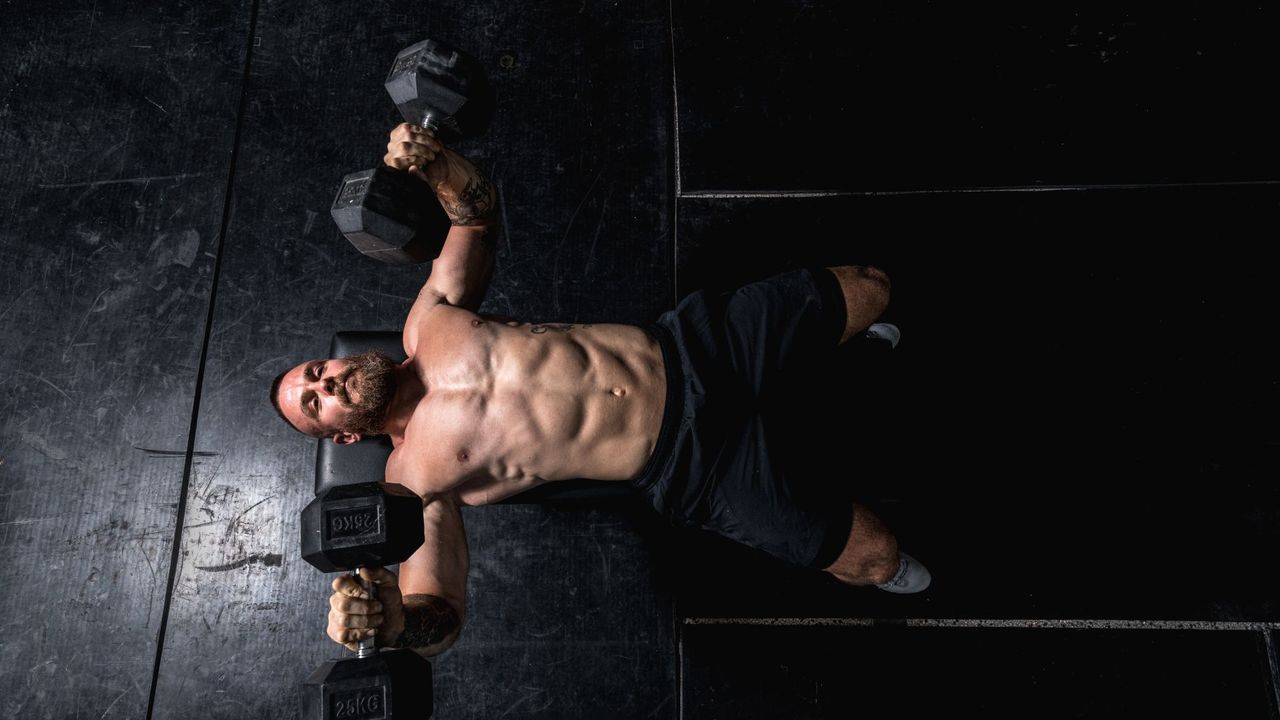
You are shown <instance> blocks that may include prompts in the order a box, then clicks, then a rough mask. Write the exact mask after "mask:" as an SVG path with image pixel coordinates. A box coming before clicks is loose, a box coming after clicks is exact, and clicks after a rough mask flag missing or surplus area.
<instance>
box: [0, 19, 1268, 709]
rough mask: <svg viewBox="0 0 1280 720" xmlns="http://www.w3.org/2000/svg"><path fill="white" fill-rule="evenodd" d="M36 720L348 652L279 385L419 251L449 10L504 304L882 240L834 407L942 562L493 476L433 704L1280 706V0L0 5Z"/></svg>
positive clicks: (679, 283) (382, 314)
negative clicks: (887, 589)
mask: <svg viewBox="0 0 1280 720" xmlns="http://www.w3.org/2000/svg"><path fill="white" fill-rule="evenodd" d="M3 9H4V17H5V22H4V23H3V24H0V160H2V161H3V163H4V172H3V173H2V174H0V220H2V222H0V262H3V264H4V267H5V271H4V272H0V333H2V335H0V337H2V338H3V340H4V342H3V343H2V344H0V549H2V550H3V551H4V552H5V553H6V554H7V555H8V556H9V557H10V562H9V568H10V569H9V571H8V573H6V575H5V580H6V582H5V583H3V589H0V607H3V608H5V609H6V610H5V612H3V613H0V649H2V650H3V657H4V658H5V659H6V662H5V663H3V665H0V693H2V695H3V697H4V700H3V702H0V717H6V718H10V717H11V718H59V719H61V718H81V717H83V718H92V719H98V720H107V719H110V718H183V719H185V718H268V717H269V718H290V717H298V714H299V707H298V690H299V685H300V683H301V681H302V680H303V679H304V678H305V677H306V676H307V675H308V674H309V673H310V672H311V670H312V669H313V668H314V667H316V666H317V665H319V664H320V663H321V662H322V661H323V660H324V659H326V658H328V657H331V656H335V657H336V656H339V655H341V654H343V653H345V652H346V651H344V650H342V649H341V648H338V647H337V646H336V645H334V644H333V643H332V642H330V641H328V640H327V639H326V638H325V637H324V635H323V627H324V622H325V612H326V609H327V606H326V596H327V583H328V579H327V578H325V577H323V576H322V575H321V574H320V573H319V572H317V571H316V570H314V569H313V568H312V567H310V566H309V565H307V564H306V563H304V562H302V561H301V560H300V558H299V557H298V525H297V519H296V518H297V516H298V511H299V510H300V509H301V508H302V506H303V505H305V503H306V502H307V501H308V500H309V499H310V495H311V492H312V482H313V464H314V457H315V456H314V452H315V447H314V444H313V442H312V441H309V440H306V439H305V438H302V437H301V436H299V435H297V434H296V433H294V432H293V431H291V430H289V429H288V428H286V427H284V426H283V425H282V424H281V423H279V421H278V420H277V419H276V418H275V414H274V411H273V410H272V409H271V407H270V405H269V403H268V402H267V388H268V385H269V383H270V381H271V379H272V378H273V377H274V376H275V375H276V373H278V372H279V371H280V370H281V369H283V368H284V367H287V366H288V365H291V364H293V363H295V362H298V361H300V360H303V359H306V358H309V357H313V356H318V355H320V354H323V353H324V351H325V350H326V349H327V347H328V343H329V338H330V337H331V335H332V334H333V333H334V332H335V331H338V330H354V329H387V330H394V329H398V328H399V327H400V324H401V322H402V321H403V318H404V315H405V313H406V312H407V310H408V308H409V307H410V305H411V303H412V300H413V298H414V297H415V296H416V294H417V292H418V289H419V287H420V286H421V284H422V282H423V280H424V279H425V277H426V268H423V267H418V268H387V267H383V266H379V265H377V264H375V263H373V262H371V261H369V260H368V259H367V258H364V257H363V256H361V255H359V254H358V253H357V252H356V251H355V250H353V249H352V248H351V247H350V245H348V244H347V243H346V242H345V241H344V240H343V239H342V238H341V237H340V236H339V235H338V234H337V232H336V230H335V228H334V227H333V225H332V222H331V221H330V219H329V217H328V207H329V204H330V201H331V200H332V198H333V194H334V192H335V190H336V189H337V183H338V181H339V179H340V178H341V177H342V175H344V174H345V173H348V172H351V171H353V170H356V169H361V168H365V167H372V166H373V165H375V164H376V163H378V162H379V161H380V159H381V156H382V153H383V152H384V145H385V142H386V133H387V131H388V130H389V129H390V128H391V127H392V126H393V125H395V124H396V123H397V122H399V116H398V114H397V112H396V109H395V107H394V106H393V105H392V103H391V101H390V99H389V98H388V97H387V96H386V93H385V91H384V90H383V88H382V80H383V78H384V76H385V74H386V72H387V69H388V67H389V64H390V62H391V60H392V59H393V58H394V56H395V54H396V53H397V52H398V51H399V50H400V49H401V48H403V47H405V46H407V45H409V44H411V43H413V42H416V41H418V40H420V39H423V38H425V37H437V38H440V39H444V40H447V41H449V42H452V43H454V44H456V45H459V46H461V47H463V48H465V49H467V50H469V51H470V52H471V53H472V54H474V55H476V56H477V57H478V58H479V59H480V60H481V61H482V62H483V64H484V66H485V68H486V71H487V72H488V73H489V76H490V78H491V81H492V83H493V85H494V87H495V89H496V92H497V97H498V112H497V115H496V117H495V119H494V122H493V123H492V125H491V127H490V129H489V131H488V132H487V133H486V134H485V135H483V136H482V137H478V138H474V139H470V140H467V141H465V142H462V143H460V144H459V145H457V149H458V150H459V151H461V152H463V153H464V154H466V155H467V156H468V157H469V158H471V159H472V160H473V161H474V162H475V163H476V164H477V165H478V166H479V167H481V168H482V169H483V170H484V171H485V172H486V173H488V174H489V176H490V177H491V178H492V179H493V180H494V182H495V184H496V186H497V188H498V191H499V194H500V197H501V200H502V203H503V216H502V223H501V225H502V234H501V237H500V241H499V246H498V251H499V252H498V264H497V270H496V273H495V276H494V279H493V283H492V286H491V288H490V290H489V293H488V295H487V298H486V301H485V305H484V309H485V310H487V311H490V312H496V313H502V314H507V315H512V316H516V317H520V318H525V319H531V320H560V321H566V322H569V321H572V322H600V321H612V322H624V323H635V324H645V323H648V322H649V321H650V320H652V319H653V318H655V317H656V316H657V315H658V314H659V313H661V312H662V311H664V310H666V309H669V308H671V307H673V306H674V304H675V302H676V301H677V299H678V298H680V297H682V296H683V295H685V294H687V293H689V292H691V291H693V290H696V289H699V288H713V289H729V288H732V287H734V286H736V285H739V284H741V283H745V282H748V281H752V280H756V279H760V278H763V277H767V276H769V275H771V274H774V273H777V272H782V271H785V270H788V269H792V268H795V267H801V266H806V265H814V264H817V265H838V264H849V263H873V264H877V265H879V266H881V267H883V268H885V269H886V271H888V272H889V274H890V276H891V278H892V281H893V301H892V305H891V307H890V309H889V312H888V315H887V317H886V319H887V320H889V321H892V322H894V323H897V324H898V325H899V326H900V327H901V328H902V332H903V339H902V342H901V344H900V345H899V347H898V348H897V350H895V351H894V352H893V353H892V355H890V356H888V357H885V356H877V357H874V358H868V357H855V356H854V355H852V354H851V353H843V354H840V355H839V356H838V357H836V358H835V359H834V360H833V363H832V366H831V368H830V372H829V373H828V374H827V375H825V376H824V377H817V378H814V379H813V385H812V386H811V387H808V388H806V390H805V392H806V393H807V395H804V396H801V397H798V398H797V400H798V401H799V402H800V404H801V405H803V406H805V407H807V409H808V410H807V413H808V415H809V416H810V419H811V420H815V421H820V422H814V423H812V424H814V425H816V426H818V427H819V429H818V430H816V431H815V432H814V437H813V447H814V452H815V454H816V455H818V456H819V457H820V458H821V459H822V461H823V463H825V464H824V465H823V467H825V468H826V469H827V470H826V472H827V473H828V474H829V475H830V478H831V482H833V483H841V484H844V485H845V486H846V487H848V488H849V489H850V492H851V493H852V494H853V495H855V496H856V497H858V498H859V499H860V500H861V501H862V502H864V503H866V504H867V505H869V506H871V507H872V508H873V509H874V510H875V511H876V512H877V513H878V514H880V515H881V516H882V517H883V518H884V519H885V520H886V521H887V522H888V523H889V525H890V526H891V528H892V529H893V530H894V531H895V532H896V534H897V535H898V537H899V540H900V542H901V544H902V547H903V548H904V549H905V550H907V551H908V552H910V553H912V554H913V555H915V556H916V557H917V558H919V559H920V560H922V561H923V562H924V563H926V564H927V565H928V566H929V568H930V569H931V571H932V573H933V576H934V586H933V587H932V588H931V589H930V590H929V591H928V592H926V593H924V594H922V595H918V596H909V597H900V596H891V595H888V594H886V593H882V592H880V591H877V590H874V589H863V588H848V587H844V586H841V585H840V584H838V583H836V582H835V581H833V580H831V579H829V578H827V577H826V576H824V575H822V574H820V573H816V572H812V571H806V570H800V569H795V568H789V567H784V566H782V565H780V564H778V563H776V562H775V561H773V560H772V559H770V558H768V557H767V556H764V555H763V554H760V553H758V552H756V551H753V550H749V549H746V548H743V547H740V546H737V545H733V544H731V543H729V542H727V541H723V540H721V539H719V538H717V537H714V536H710V535H705V534H701V533H696V532H692V531H687V530H676V529H673V528H670V527H668V526H667V525H665V523H664V521H663V520H662V519H661V518H659V517H657V516H656V515H655V514H654V513H653V512H652V511H651V510H649V509H647V508H646V507H644V506H643V504H641V503H631V502H608V503H599V504H596V505H592V506H574V507H568V506H539V505H501V506H493V507H484V508H472V509H467V510H466V511H465V513H464V520H465V523H466V525H467V530H468V538H469V545H470V550H471V559H472V570H471V576H470V582H469V586H468V598H467V601H468V622H467V627H466V629H465V630H464V632H463V635H462V637H461V639H460V640H459V641H458V643H457V645H456V646H455V647H454V648H453V649H451V650H449V651H448V652H447V653H446V654H444V655H442V656H440V657H439V658H437V659H436V660H435V662H434V665H435V680H434V691H435V695H436V714H435V717H438V718H486V719H489V718H513V719H514V718H526V717H527V718H533V717H537V718H566V719H568V718H599V717H624V718H632V717H634V718H670V719H672V720H677V719H684V718H689V719H692V718H699V719H700V718H810V717H813V718H844V717H851V716H856V715H861V714H874V715H877V716H878V715H890V714H892V715H894V716H896V717H926V716H928V717H937V716H938V715H939V714H941V713H943V712H946V713H948V714H956V713H960V714H965V715H968V714H974V715H978V714H981V715H982V716H983V717H993V716H999V717H1005V716H1007V717H1015V716H1016V717H1020V718H1025V717H1073V718H1084V717H1087V718H1100V717H1121V716H1123V717H1126V718H1131V717H1135V716H1156V715H1160V716H1169V715H1176V714H1179V713H1185V714H1194V715H1214V716H1220V717H1232V718H1276V717H1280V706H1278V700H1277V698H1278V697H1280V695H1278V692H1280V671H1278V668H1280V664H1278V663H1277V651H1276V643H1277V630H1280V602H1278V601H1280V582H1278V580H1277V574H1276V572H1275V569H1274V566H1275V563H1274V558H1275V550H1276V548H1277V547H1280V537H1278V536H1280V490H1278V489H1277V482H1276V481H1277V478H1278V477H1280V420H1277V418H1280V412H1277V410H1278V409H1280V408H1278V405H1280V402H1278V401H1280V333H1278V331H1277V328H1280V317H1278V315H1280V283H1276V282H1275V281H1274V279H1273V277H1272V275H1273V265H1272V264H1271V263H1270V262H1269V261H1270V258H1271V256H1272V254H1273V252H1272V249H1271V246H1272V245H1274V244H1275V241H1274V236H1275V234H1276V233H1275V227H1276V222H1275V218H1276V217H1277V216H1278V213H1280V174H1278V172H1277V168H1280V145H1278V144H1277V139H1276V138H1277V136H1276V133H1275V131H1274V129H1275V128H1276V127H1277V126H1280V113H1277V111H1276V110H1274V103H1272V102H1271V101H1270V95H1269V93H1270V88H1271V87H1272V86H1273V85H1274V78H1273V76H1274V68H1275V67H1276V66H1277V61H1278V60H1280V57H1277V56H1278V55H1280V49H1278V48H1280V46H1277V45H1276V43H1274V42H1273V41H1272V39H1273V38H1274V37H1275V36H1276V34H1277V32H1278V31H1280V13H1277V12H1276V11H1275V10H1274V9H1273V8H1269V7H1260V6H1257V5H1256V4H1255V5H1251V6H1248V7H1227V6H1223V5H1221V4H1217V5H1213V4H1203V3H1202V4H1198V5H1195V6H1187V5H1178V6H1177V7H1174V6H1168V7H1163V6H1162V7H1160V8H1155V9H1153V8H1151V7H1147V6H1139V5H1127V4H1122V5H1115V4H1111V5H1106V6H1105V7H1104V6H1098V7H1087V8H1085V7H1081V8H1075V7H1074V6H1073V7H1071V8H1068V7H1056V6H1055V7H1053V8H1041V7H1039V6H1036V5H1029V4H1026V3H1021V4H1014V3H998V4H995V5H986V6H983V7H982V8H974V7H970V6H956V7H954V8H952V7H941V6H939V5H938V4H937V3H925V2H907V3H897V4H894V5H892V6H887V5H886V6H882V5H867V4H858V3H837V2H827V3H813V2H801V1H800V0H780V1H777V2H769V3H765V2H736V3H711V2H675V3H662V2H655V1H652V0H641V1H640V2H630V3H604V4H593V3H588V2H583V1H582V0H576V1H575V2H555V3H549V4H547V3H541V4H539V3H509V2H508V3H503V2H488V1H483V0H482V1H480V2H457V1H454V0H450V1H448V2H409V1H408V0H390V1H389V2H380V3H335V2H314V1H306V2H304V1H302V0H284V1H283V2H272V3H265V2H260V0H244V1H243V2H236V3H225V2H224V3H216V2H215V3H143V2H138V1H137V0H122V1H121V2H108V0H94V1H92V2H76V3H70V4H67V3H61V4H54V3H37V2H31V1H29V0H27V1H23V0H19V1H17V2H12V3H9V4H7V5H5V6H4V8H3Z"/></svg>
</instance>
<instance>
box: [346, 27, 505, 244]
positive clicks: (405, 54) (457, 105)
mask: <svg viewBox="0 0 1280 720" xmlns="http://www.w3.org/2000/svg"><path fill="white" fill-rule="evenodd" d="M385 85H386V88H387V92H388V93H389V94H390V95H391V99H392V100H393V101H394V102H395V104H396V107H397V108H399V110H400V114H401V115H402V116H403V117H404V119H405V122H409V123H413V124H415V125H420V126H422V127H423V128H426V129H427V130H430V131H431V132H432V133H434V134H435V136H436V137H438V138H439V139H440V140H441V141H443V142H445V143H446V144H450V143H452V142H454V141H455V140H460V139H462V138H470V137H475V136H476V135H479V134H480V133H482V132H484V129H485V128H486V127H488V125H489V121H490V119H492V117H493V108H494V98H493V91H492V89H491V88H490V87H489V81H488V78H487V77H486V76H485V73H484V68H483V67H482V66H481V65H480V63H479V62H478V61H476V60H475V59H474V58H472V57H470V56H468V55H465V54H463V53H462V52H460V51H458V50H457V49H455V48H453V47H450V46H449V45H446V44H444V43H442V42H440V41H438V40H431V39H428V40H423V41H422V42H419V43H415V44H413V45H410V46H409V47H407V48H405V49H404V50H401V51H400V54H399V55H397V56H396V60H395V62H394V63H392V65H391V72H390V73H389V74H388V75H387V80H386V82H385ZM329 214H330V215H332V216H333V220H334V222H335V223H337V225H338V229H339V230H341V231H342V234H343V236H345V237H346V238H347V240H348V241H350V242H351V244H352V245H354V246H355V247H356V249H357V250H359V251H360V252H361V253H364V254H365V255H368V256H369V257H371V258H374V259H375V260H380V261H382V262H384V263H388V264H391V265H410V264H417V263H422V262H427V261H428V260H432V259H434V258H435V257H436V256H437V255H439V254H440V249H441V248H442V247H444V238H445V236H446V235H447V234H448V232H449V227H450V222H449V217H448V216H447V215H445V212H444V210H443V209H442V208H441V207H440V205H439V203H438V202H437V201H436V198H435V194H434V193H433V192H432V190H431V189H430V188H428V187H426V185H425V184H424V183H423V182H422V181H421V180H418V179H417V178H414V177H413V176H411V175H409V173H407V172H405V171H403V170H398V169H395V168H391V167H387V166H385V165H382V166H379V167H376V168H373V169H371V170H361V171H359V172H354V173H351V174H350V175H347V176H346V177H344V178H343V179H342V185H341V186H339V188H338V194H337V196H336V197H335V198H334V201H333V206H332V207H331V208H330V209H329Z"/></svg>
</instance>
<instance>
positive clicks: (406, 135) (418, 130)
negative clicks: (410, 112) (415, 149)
mask: <svg viewBox="0 0 1280 720" xmlns="http://www.w3.org/2000/svg"><path fill="white" fill-rule="evenodd" d="M390 139H391V141H392V142H415V143H420V144H422V145H426V146H427V147H429V148H431V149H432V150H434V151H436V152H440V150H441V149H443V148H444V145H442V144H441V143H440V141H439V140H437V139H436V136H435V134H434V133H432V132H431V131H430V130H427V129H425V128H422V127H419V126H418V125H411V124H409V123H400V124H399V125H397V126H396V127H395V129H394V130H392V131H391V136H390Z"/></svg>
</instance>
